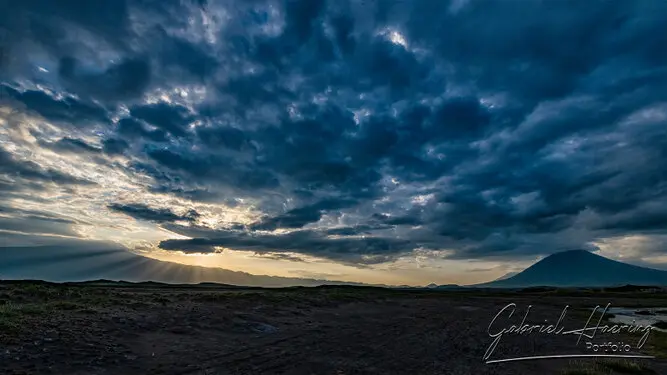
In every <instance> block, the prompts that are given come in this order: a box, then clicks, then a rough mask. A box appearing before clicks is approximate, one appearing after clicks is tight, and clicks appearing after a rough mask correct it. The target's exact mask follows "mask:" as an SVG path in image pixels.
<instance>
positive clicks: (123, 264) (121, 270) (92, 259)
mask: <svg viewBox="0 0 667 375" xmlns="http://www.w3.org/2000/svg"><path fill="white" fill-rule="evenodd" d="M0 280H44V281H51V282H68V281H73V282H76V281H89V280H95V281H94V283H97V284H100V283H103V282H104V280H107V281H110V282H112V283H114V282H117V281H121V280H122V281H129V282H160V283H169V284H197V283H216V284H231V285H239V286H255V287H257V286H259V287H288V286H317V285H323V284H330V285H363V284H359V283H350V282H337V281H328V280H316V279H303V278H291V277H277V276H266V275H253V274H249V273H246V272H238V271H231V270H226V269H222V268H212V267H198V266H189V265H184V264H178V263H172V262H164V261H160V260H157V259H152V258H147V257H143V256H141V255H137V254H135V253H132V252H129V251H127V250H125V249H118V248H114V247H113V246H111V245H107V244H99V243H97V244H96V243H90V244H84V245H82V246H76V244H74V245H70V246H57V245H56V246H25V247H23V246H22V247H0ZM201 285H206V284H201Z"/></svg>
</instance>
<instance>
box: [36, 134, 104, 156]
mask: <svg viewBox="0 0 667 375" xmlns="http://www.w3.org/2000/svg"><path fill="white" fill-rule="evenodd" d="M38 142H39V143H40V145H41V146H42V147H46V148H50V149H51V150H54V151H58V152H68V153H74V154H78V153H91V154H99V153H101V152H102V149H100V148H98V147H95V146H91V145H89V144H88V143H86V142H84V141H82V140H80V139H76V138H68V137H65V138H61V139H59V140H57V141H55V142H44V141H42V140H39V141H38Z"/></svg>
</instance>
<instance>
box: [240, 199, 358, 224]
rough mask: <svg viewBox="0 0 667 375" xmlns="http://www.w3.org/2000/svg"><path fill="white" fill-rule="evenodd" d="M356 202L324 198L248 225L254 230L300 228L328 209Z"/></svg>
mask: <svg viewBox="0 0 667 375" xmlns="http://www.w3.org/2000/svg"><path fill="white" fill-rule="evenodd" d="M355 204H357V202H356V201H354V200H350V199H326V200H322V201H319V202H317V203H314V204H311V205H308V206H304V207H299V208H295V209H293V210H289V211H287V212H286V213H284V214H282V215H279V216H275V217H271V218H267V219H265V220H262V221H261V222H258V223H254V224H252V225H251V226H250V227H251V228H252V229H255V230H275V229H277V228H302V227H304V226H305V225H307V224H310V223H315V222H317V221H319V220H320V219H321V218H322V215H323V214H324V213H325V212H328V211H334V210H340V209H343V208H348V207H351V206H354V205H355Z"/></svg>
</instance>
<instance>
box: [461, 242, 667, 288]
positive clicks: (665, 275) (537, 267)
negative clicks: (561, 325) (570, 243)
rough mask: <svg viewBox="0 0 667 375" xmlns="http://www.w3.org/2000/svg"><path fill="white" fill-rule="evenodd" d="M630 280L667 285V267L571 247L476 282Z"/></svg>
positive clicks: (495, 284) (592, 283)
mask: <svg viewBox="0 0 667 375" xmlns="http://www.w3.org/2000/svg"><path fill="white" fill-rule="evenodd" d="M627 284H632V285H656V286H662V285H667V271H660V270H656V269H652V268H645V267H639V266H634V265H631V264H627V263H623V262H618V261H615V260H611V259H608V258H605V257H603V256H600V255H596V254H593V253H591V252H589V251H586V250H570V251H564V252H561V253H556V254H552V255H550V256H548V257H546V258H544V259H542V260H540V261H539V262H537V263H535V264H533V265H532V266H530V267H528V268H527V269H525V270H524V271H523V272H520V273H519V274H517V275H514V276H511V277H509V278H507V279H501V280H495V281H491V282H488V283H484V284H477V285H473V286H474V287H487V288H488V287H491V288H524V287H532V286H554V287H608V286H620V285H627Z"/></svg>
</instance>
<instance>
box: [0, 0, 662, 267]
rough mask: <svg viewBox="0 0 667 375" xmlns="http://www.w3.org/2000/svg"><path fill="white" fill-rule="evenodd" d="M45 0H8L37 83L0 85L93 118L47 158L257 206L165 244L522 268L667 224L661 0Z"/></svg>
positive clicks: (146, 211) (42, 106)
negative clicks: (436, 255)
mask: <svg viewBox="0 0 667 375" xmlns="http://www.w3.org/2000/svg"><path fill="white" fill-rule="evenodd" d="M46 3H47V2H44V7H43V8H40V9H39V10H35V11H32V10H31V9H32V7H33V6H37V5H39V4H41V2H30V1H28V2H21V3H20V4H19V3H17V4H14V5H12V9H11V11H14V12H15V13H16V14H28V15H29V16H30V19H31V20H32V21H34V22H33V23H32V25H33V26H32V27H31V28H27V27H25V25H23V24H22V23H21V22H18V21H16V20H13V19H12V18H9V17H7V16H0V22H2V23H3V24H2V26H3V27H4V29H5V31H6V32H7V33H8V35H9V36H10V38H9V40H10V41H11V42H10V43H9V42H8V43H6V45H4V46H2V48H3V50H5V51H9V54H10V58H9V59H8V58H6V57H5V58H4V60H3V61H4V64H6V66H7V67H10V68H11V69H8V70H7V71H9V72H12V73H15V75H16V77H12V79H8V81H13V80H14V79H13V78H16V80H17V81H20V80H21V79H28V80H29V79H30V78H32V81H34V82H37V83H40V85H41V86H39V87H47V86H52V87H51V88H50V90H51V91H47V90H45V89H41V88H40V89H39V90H38V89H37V88H36V87H38V86H30V88H29V89H26V90H16V89H12V88H10V87H9V86H4V87H5V88H4V89H5V92H6V93H7V96H8V97H10V98H11V99H12V100H13V101H14V102H20V103H22V104H23V105H24V106H25V108H27V109H29V110H31V111H34V112H35V113H38V114H40V115H42V116H43V117H44V118H46V119H48V120H50V121H52V122H54V123H58V126H63V127H64V125H63V124H65V123H74V124H77V125H82V124H87V123H96V124H103V125H105V126H106V127H105V128H104V129H103V131H101V133H102V134H101V135H100V139H99V143H98V144H99V145H101V147H99V148H98V146H91V145H87V144H85V143H83V141H82V140H80V139H79V138H81V137H78V136H77V135H76V134H73V135H71V136H69V137H65V138H62V139H60V140H59V141H56V142H55V143H52V144H50V146H51V147H52V148H53V149H57V150H59V151H60V152H87V153H100V152H103V153H106V154H107V156H108V157H109V158H111V155H114V159H120V158H127V159H128V163H127V164H126V165H127V167H125V168H126V172H127V173H128V174H138V175H141V176H147V177H149V178H151V180H152V185H151V186H149V187H148V189H149V191H150V192H157V193H164V194H171V195H174V196H178V197H180V198H185V199H189V200H193V201H200V202H206V203H213V204H215V203H218V204H221V205H223V206H225V207H234V206H235V205H243V204H241V203H238V202H241V201H242V199H243V198H249V199H250V200H251V201H252V204H251V205H252V207H253V209H256V210H258V211H260V213H261V214H262V216H259V217H261V219H259V220H258V221H256V222H254V223H252V224H250V225H247V226H245V227H243V228H241V227H239V228H238V230H235V231H227V232H225V230H226V229H220V228H209V229H199V230H197V231H196V233H194V232H192V231H191V232H189V234H188V233H186V234H184V235H187V236H190V237H192V239H191V240H170V241H165V242H163V243H162V245H161V247H162V248H164V249H168V250H183V251H189V252H198V251H204V252H206V251H216V247H217V246H219V247H226V248H231V249H246V250H255V251H259V252H268V253H281V252H285V251H291V252H296V253H302V254H309V255H316V256H322V257H325V258H328V259H333V260H336V261H341V262H345V263H354V262H358V263H361V264H371V263H378V262H381V261H384V260H392V259H395V258H396V257H399V256H401V255H404V254H408V253H410V252H411V251H413V250H415V249H416V248H418V247H420V246H425V247H428V248H431V249H449V250H452V252H450V254H451V255H450V256H451V257H454V258H466V257H474V258H477V257H480V258H481V257H489V256H496V257H497V256H505V257H514V256H523V255H533V254H537V253H549V252H553V251H558V250H562V249H567V248H575V247H584V246H587V245H588V244H589V243H590V242H591V241H595V240H598V239H604V238H607V237H613V236H622V235H627V234H632V233H662V232H663V231H664V228H661V227H660V222H661V220H663V219H664V218H665V212H667V211H666V210H664V209H663V207H664V206H663V205H662V203H661V202H664V201H665V200H666V199H665V198H667V197H666V196H665V192H667V190H666V189H665V187H666V186H667V174H666V173H665V172H664V168H663V167H662V166H663V165H665V164H666V163H667V153H666V152H665V150H666V149H667V131H666V130H665V121H667V114H666V113H667V108H666V107H665V103H664V100H665V99H664V98H665V97H667V96H666V95H667V70H666V69H665V66H667V54H665V53H664V52H663V51H664V49H665V48H664V46H666V45H667V22H665V16H664V15H665V14H667V5H666V4H665V3H664V2H657V1H637V2H600V1H587V2H580V3H576V4H575V3H564V2H530V3H525V2H521V3H519V2H514V3H513V2H488V1H482V2H473V1H454V2H448V1H422V2H387V1H378V2H370V1H369V2H361V3H358V2H342V1H341V2H334V1H311V0H304V1H287V2H272V1H256V2H240V1H239V2H235V3H234V4H228V3H215V2H205V3H204V2H202V3H199V2H194V1H192V2H188V1H186V2H181V3H172V2H153V3H149V2H143V1H126V2H117V3H114V4H116V5H112V4H107V5H104V6H101V7H99V9H98V8H95V7H90V6H87V5H86V6H83V5H82V6H81V7H74V6H73V4H74V2H66V3H64V5H62V6H59V7H55V8H54V6H53V5H48V4H46ZM223 7H224V8H225V9H224V12H223V11H220V9H221V8H223ZM56 8H57V9H56ZM222 14H224V16H223V15H222ZM202 17H205V18H202ZM64 25H74V26H76V28H77V29H76V30H79V29H83V30H86V31H87V34H86V35H87V36H86V37H85V38H83V37H82V38H71V35H72V33H73V32H74V31H73V29H68V28H67V27H65V26H64ZM82 35H83V34H82ZM11 36H14V38H11ZM87 38H90V40H88V39H87ZM19 41H21V42H22V41H33V42H34V44H36V45H40V46H41V47H40V48H37V47H34V48H36V49H35V50H34V51H33V50H32V48H33V47H30V48H28V47H25V48H19V47H20V46H19ZM25 45H26V46H27V45H28V44H25ZM30 45H31V46H32V45H33V44H30ZM92 46H97V47H95V48H93V47H92ZM5 54H7V53H5ZM10 60H11V61H15V62H16V61H18V60H20V61H22V62H26V64H23V65H30V64H27V62H30V63H31V64H32V65H39V64H46V65H48V64H47V63H50V64H51V65H49V66H50V67H55V72H56V73H55V75H56V77H53V76H49V75H43V76H39V77H38V78H39V79H37V78H35V75H34V74H33V73H34V72H32V73H26V70H25V69H24V70H21V69H19V68H17V66H18V65H21V64H16V63H11V61H10ZM32 65H31V66H32ZM3 74H4V73H3ZM3 77H4V75H3ZM26 77H27V78H26ZM12 85H13V86H16V87H18V86H17V85H14V84H13V83H12ZM60 85H62V87H61V86H60ZM40 90H41V91H40ZM60 91H67V93H66V94H63V95H57V94H59V93H60ZM165 98H166V99H165ZM86 139H88V138H86ZM42 144H43V142H42ZM0 157H2V154H0ZM5 160H9V161H10V163H9V164H7V166H4V165H3V167H4V168H5V170H13V171H18V170H23V175H24V177H25V176H32V179H33V180H35V179H36V180H40V179H41V180H44V179H47V178H56V179H57V178H60V179H63V178H65V175H58V173H61V172H58V171H50V172H49V171H43V170H41V169H39V168H37V166H35V165H30V164H29V163H28V162H25V163H28V164H25V163H23V164H21V163H18V162H16V161H15V160H14V159H12V158H11V157H8V156H5ZM105 160H107V159H104V158H100V162H105ZM0 168H2V167H0ZM21 168H23V169H21ZM49 176H50V177H49ZM58 176H59V177H58ZM236 198H238V199H239V201H236V200H235V199H236ZM244 204H247V203H244ZM112 209H118V210H121V211H123V212H125V213H126V214H128V215H131V216H134V217H137V218H140V219H146V220H153V221H158V222H162V223H163V224H162V225H166V224H164V223H169V222H173V221H177V220H183V217H181V216H179V215H177V214H175V213H173V212H172V211H170V210H166V211H160V210H157V211H155V210H154V209H151V208H149V207H139V206H129V207H125V206H118V207H116V208H113V207H112ZM320 226H321V227H320ZM314 227H317V229H305V228H314ZM279 229H287V230H294V231H293V232H290V233H283V232H281V233H280V234H275V233H277V230H279ZM221 230H223V232H220V231H221ZM180 231H181V232H186V231H185V230H183V229H181V230H180ZM264 231H274V234H266V232H264ZM379 233H382V236H380V234H379ZM361 236H366V237H365V238H364V237H361ZM385 236H386V237H385ZM364 255H369V256H370V257H364Z"/></svg>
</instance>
